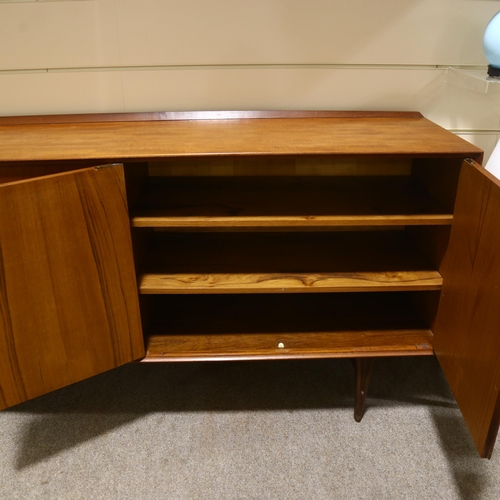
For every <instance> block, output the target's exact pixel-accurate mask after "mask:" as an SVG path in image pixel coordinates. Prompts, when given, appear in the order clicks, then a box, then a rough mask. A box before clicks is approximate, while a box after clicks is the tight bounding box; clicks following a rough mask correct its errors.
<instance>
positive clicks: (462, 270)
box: [433, 162, 500, 457]
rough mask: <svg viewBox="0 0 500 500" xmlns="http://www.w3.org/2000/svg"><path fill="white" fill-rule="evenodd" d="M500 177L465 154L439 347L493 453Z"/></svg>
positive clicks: (497, 406)
mask: <svg viewBox="0 0 500 500" xmlns="http://www.w3.org/2000/svg"><path fill="white" fill-rule="evenodd" d="M499 220H500V182H499V181H498V180H497V179H495V178H494V177H493V176H492V175H491V174H489V173H488V172H486V171H485V170H484V169H482V168H481V166H480V165H478V164H473V165H470V164H468V163H467V162H464V166H463V167H462V173H461V175H460V181H459V187H458V195H457V203H456V206H455V219H454V222H453V226H452V231H451V238H450V244H449V247H448V252H447V254H446V258H445V261H444V263H443V266H442V268H441V269H442V274H443V277H444V285H443V290H442V296H441V301H440V305H439V310H438V315H437V318H436V323H435V325H434V327H433V331H434V334H435V350H436V354H437V356H438V359H439V361H440V363H441V366H442V367H443V371H444V373H445V375H446V378H447V380H448V383H449V384H450V387H451V388H452V390H453V393H454V395H455V398H456V400H457V403H458V405H459V407H460V410H461V411H462V414H463V416H464V419H465V421H466V423H467V425H468V427H469V431H470V433H471V435H472V437H473V439H474V443H475V444H476V447H477V449H478V451H479V453H480V455H481V456H482V457H490V456H491V452H492V450H493V445H494V443H495V439H496V435H497V432H498V427H499V422H500V398H499V389H500V335H499V332H500V308H499V304H500V287H499V283H500V253H499V248H500V225H499Z"/></svg>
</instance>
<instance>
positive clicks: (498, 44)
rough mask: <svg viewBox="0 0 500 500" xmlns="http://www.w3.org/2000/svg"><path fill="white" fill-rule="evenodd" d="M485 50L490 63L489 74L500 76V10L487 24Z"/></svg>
mask: <svg viewBox="0 0 500 500" xmlns="http://www.w3.org/2000/svg"><path fill="white" fill-rule="evenodd" d="M483 50H484V55H485V56H486V59H488V62H489V63H490V64H489V66H488V75H490V76H494V77H497V78H500V12H498V13H497V14H495V15H494V16H493V19H492V20H491V21H490V22H489V23H488V26H486V30H485V31H484V38H483Z"/></svg>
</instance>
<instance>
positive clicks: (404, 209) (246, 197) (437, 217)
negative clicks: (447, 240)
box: [132, 176, 453, 228]
mask: <svg viewBox="0 0 500 500" xmlns="http://www.w3.org/2000/svg"><path fill="white" fill-rule="evenodd" d="M452 219H453V216H452V214H451V213H450V212H449V211H447V210H446V209H445V208H444V207H443V206H442V205H441V204H439V203H438V202H437V201H436V200H435V199H433V198H432V197H431V196H430V195H429V194H428V193H427V192H426V191H425V190H424V189H422V188H421V187H419V186H418V185H416V184H413V185H412V184H410V182H409V179H408V178H405V177H401V176H399V177H398V176H392V177H390V176H388V177H382V178H381V177H293V178H292V177H281V178H276V177H271V178H269V177H260V178H258V177H255V178H249V177H243V178H239V177H232V178H231V177H222V178H221V177H219V178H207V177H201V178H199V177H198V178H196V177H184V178H182V177H181V178H156V179H154V178H152V179H151V180H150V183H149V185H148V187H147V189H146V191H145V193H144V196H143V198H142V200H141V201H140V202H139V205H138V206H137V207H136V208H135V209H134V213H133V216H132V225H133V226H135V227H166V228H168V227H170V228H174V227H186V228H196V227H273V226H280V227H297V226H304V225H307V226H308V227H311V226H320V227H326V226H360V225H362V226H367V225H385V226H390V225H396V226H402V225H416V224H418V225H446V224H448V225H449V224H451V222H452Z"/></svg>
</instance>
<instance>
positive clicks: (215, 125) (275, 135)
mask: <svg viewBox="0 0 500 500" xmlns="http://www.w3.org/2000/svg"><path fill="white" fill-rule="evenodd" d="M361 116H362V117H357V118H322V119H317V118H274V119H270V120H265V119H234V120H233V119H226V120H180V121H179V120H177V121H141V122H105V123H74V124H34V125H31V124H29V125H0V137H2V142H1V143H0V161H22V160H26V161H39V160H68V159H73V160H77V159H78V160H79V159H93V158H102V159H105V160H106V161H117V160H121V161H122V160H126V159H135V160H140V159H155V158H165V157H171V156H190V155H197V156H202V155H205V156H211V155H304V154H315V155H322V154H337V155H342V154H343V155H349V154H357V155H407V156H408V155H413V156H415V155H417V156H420V155H421V156H427V155H438V156H441V155H454V156H456V157H460V156H461V157H464V156H471V157H479V156H480V155H481V153H482V152H481V150H480V149H478V148H476V147H475V146H472V145H471V144H470V143H468V142H466V141H464V140H463V139H461V138H459V137H456V136H454V135H453V134H450V133H449V132H447V131H446V130H444V129H442V128H441V127H438V126H437V125H435V124H434V123H432V122H430V121H429V120H426V119H425V118H421V117H414V116H412V117H407V116H404V115H403V116H401V117H398V118H397V119H394V117H375V118H373V117H363V115H361ZM360 137H362V138H363V140H362V142H360Z"/></svg>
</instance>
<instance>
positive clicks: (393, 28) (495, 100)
mask: <svg viewBox="0 0 500 500" xmlns="http://www.w3.org/2000/svg"><path fill="white" fill-rule="evenodd" d="M499 10H500V1H497V0H377V1H376V2H374V1H373V0H307V1H305V0H252V1H248V0H196V1H195V0H73V1H49V0H45V1H43V0H41V1H38V2H36V1H31V2H30V1H5V0H0V114H1V115H18V114H47V113H77V112H108V111H113V112H114V111H147V110H150V111H153V110H154V111H157V110H182V109H185V110H197V109H352V110H374V109H376V110H383V109H386V110H418V111H421V112H422V113H423V114H424V115H425V116H427V117H428V118H430V119H432V120H434V121H436V122H437V123H439V124H441V125H443V126H444V127H446V128H449V129H451V130H453V131H454V132H456V133H458V134H460V135H462V136H463V137H464V138H466V139H468V140H470V141H471V142H474V143H475V144H477V145H479V146H480V147H482V148H483V149H485V150H486V152H487V153H489V152H490V151H491V150H492V148H493V146H494V144H495V142H496V139H497V137H498V134H500V83H495V84H490V85H489V87H488V88H487V89H486V90H485V89H484V88H483V87H481V85H479V87H480V88H479V90H478V88H476V87H477V86H474V84H470V83H467V82H468V80H467V77H466V78H465V80H466V81H465V83H463V82H461V81H460V79H457V78H456V75H452V76H453V78H450V76H449V74H448V75H447V68H448V66H461V67H463V68H465V69H468V70H477V71H478V72H479V74H484V72H485V67H486V60H485V58H484V55H483V53H482V35H483V31H484V28H485V27H486V25H487V23H488V21H489V20H490V19H491V17H493V15H494V14H495V13H496V12H497V11H499ZM471 78H472V77H471ZM471 81H473V79H472V80H471Z"/></svg>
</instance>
